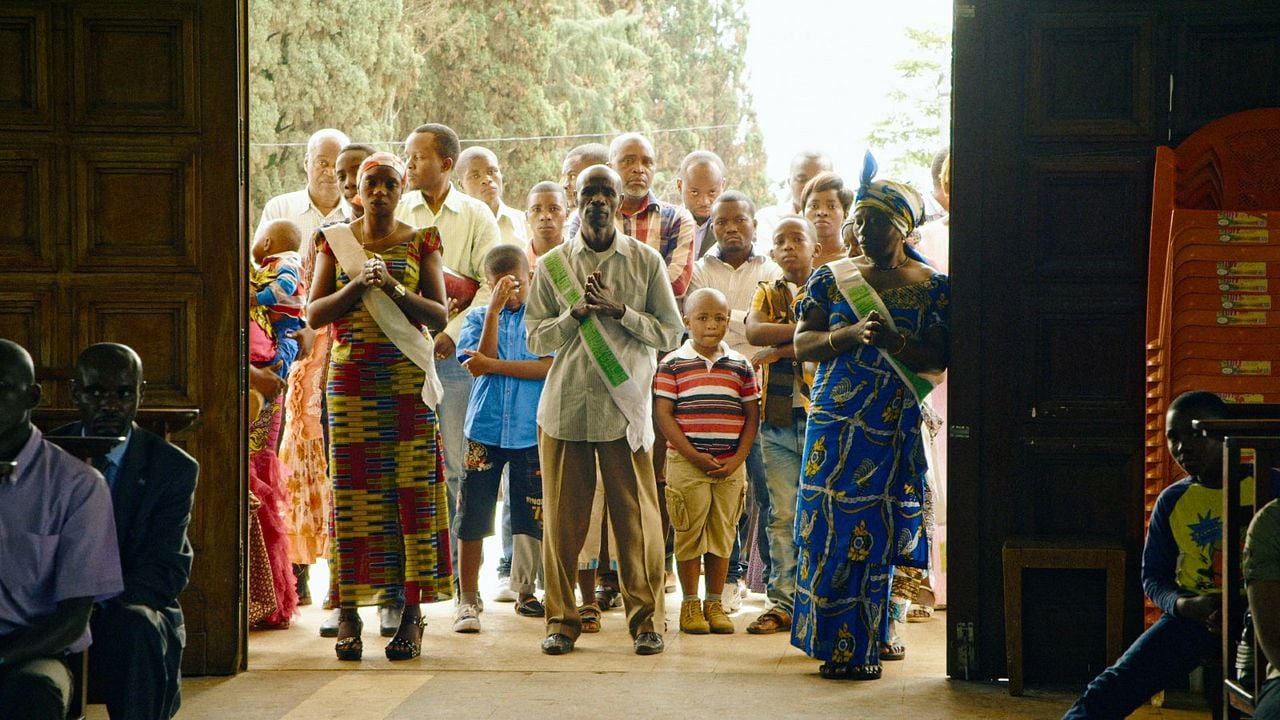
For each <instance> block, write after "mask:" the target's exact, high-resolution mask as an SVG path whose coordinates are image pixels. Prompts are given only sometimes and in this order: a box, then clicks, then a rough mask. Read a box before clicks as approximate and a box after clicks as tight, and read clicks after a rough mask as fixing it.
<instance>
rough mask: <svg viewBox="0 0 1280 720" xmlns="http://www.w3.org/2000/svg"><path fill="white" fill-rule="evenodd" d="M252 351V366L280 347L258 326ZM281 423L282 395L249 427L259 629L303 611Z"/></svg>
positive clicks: (254, 613)
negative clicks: (279, 451) (292, 551)
mask: <svg viewBox="0 0 1280 720" xmlns="http://www.w3.org/2000/svg"><path fill="white" fill-rule="evenodd" d="M249 347H250V353H249V360H250V362H255V363H258V364H266V363H269V362H271V361H272V359H273V357H274V355H275V347H274V343H273V342H272V340H271V338H270V337H269V336H268V335H267V333H266V331H264V330H263V329H262V328H261V327H259V326H258V325H257V324H250V326H249ZM280 420H281V405H280V396H279V395H277V396H275V397H274V398H272V399H271V401H270V402H269V403H267V404H266V405H264V406H263V407H262V411H261V412H260V413H258V416H257V417H255V418H251V419H250V423H249V501H250V506H251V507H252V508H253V526H252V527H251V528H250V558H249V559H250V564H251V567H250V581H249V599H250V603H249V619H250V623H251V624H253V625H255V626H258V627H288V626H289V621H290V619H291V618H292V617H293V613H294V611H295V610H296V609H297V607H298V592H297V587H296V584H297V581H296V579H295V578H294V576H293V566H292V565H291V564H290V562H289V534H288V531H287V530H286V528H285V525H284V520H283V512H284V508H285V506H286V504H287V503H288V499H289V498H288V486H287V482H288V476H289V468H288V467H287V466H286V465H285V464H284V463H282V462H280V458H279V457H278V456H277V455H276V444H277V441H278V440H279V439H280ZM259 538H260V539H261V543H259V542H258V540H259Z"/></svg>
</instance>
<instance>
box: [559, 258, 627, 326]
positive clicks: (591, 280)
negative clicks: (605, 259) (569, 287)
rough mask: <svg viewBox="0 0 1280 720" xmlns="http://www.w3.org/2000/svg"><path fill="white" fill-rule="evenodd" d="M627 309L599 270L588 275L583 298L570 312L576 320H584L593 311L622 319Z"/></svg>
mask: <svg viewBox="0 0 1280 720" xmlns="http://www.w3.org/2000/svg"><path fill="white" fill-rule="evenodd" d="M626 310H627V306H625V305H623V304H622V303H620V302H618V301H617V300H616V299H614V297H613V291H612V290H610V289H609V288H608V287H607V286H606V285H605V284H604V278H603V277H602V276H601V275H600V271H599V270H597V271H595V272H593V273H591V275H590V276H588V277H587V285H586V287H585V288H583V293H582V300H581V301H579V302H578V304H577V305H574V306H573V307H572V308H570V309H569V314H570V315H572V316H573V318H574V319H575V320H583V319H584V318H586V317H587V316H588V315H590V314H592V313H596V314H599V315H603V316H605V317H611V318H613V319H614V320H621V319H622V315H623V313H625V312H626Z"/></svg>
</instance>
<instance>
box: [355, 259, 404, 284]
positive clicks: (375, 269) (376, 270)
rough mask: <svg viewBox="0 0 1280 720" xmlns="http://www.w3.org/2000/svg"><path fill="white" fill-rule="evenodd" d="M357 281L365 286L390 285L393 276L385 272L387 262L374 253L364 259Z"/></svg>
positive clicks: (393, 282) (393, 280)
mask: <svg viewBox="0 0 1280 720" xmlns="http://www.w3.org/2000/svg"><path fill="white" fill-rule="evenodd" d="M359 282H360V284H361V285H364V286H365V287H392V286H393V285H395V284H396V280H395V278H393V277H391V273H389V272H387V263H386V261H385V260H383V259H382V256H380V255H376V254H375V255H374V256H373V257H371V258H369V259H368V260H365V261H364V269H363V270H362V271H361V273H360V278H359Z"/></svg>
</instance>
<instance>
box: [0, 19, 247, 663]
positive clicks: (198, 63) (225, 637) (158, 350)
mask: <svg viewBox="0 0 1280 720" xmlns="http://www.w3.org/2000/svg"><path fill="white" fill-rule="evenodd" d="M242 10H243V3H242V2H241V1H240V0H204V1H202V2H177V1H151V2H135V3H127V2H101V1H84V2H68V1H60V2H27V3H23V2H6V3H4V4H3V5H0V197H2V198H4V205H5V210H4V212H3V213H0V336H2V337H6V338H11V339H13V340H15V341H17V342H19V343H21V344H22V345H24V346H25V347H26V348H28V349H29V350H30V351H31V354H32V356H33V357H34V358H35V359H36V363H37V365H38V366H39V367H40V368H41V372H42V374H44V375H46V376H49V375H53V376H56V375H59V374H62V373H65V371H66V370H67V369H69V368H71V367H73V366H74V363H75V358H76V356H77V354H78V353H79V351H80V349H81V348H83V347H84V346H86V345H88V344H89V343H93V342H99V341H114V342H122V343H125V344H128V345H130V346H132V347H133V348H135V349H136V350H137V351H138V353H139V354H140V355H141V356H142V360H143V366H144V373H145V376H146V380H147V390H146V398H145V402H144V406H150V407H195V408H199V410H200V413H201V416H200V419H199V420H198V421H197V423H196V424H195V425H194V426H193V427H192V428H190V429H189V430H187V431H185V432H183V433H181V434H180V435H179V436H177V437H176V438H175V440H176V441H177V442H179V443H180V444H181V445H183V446H184V447H185V448H186V449H187V451H188V452H190V453H191V454H192V455H194V456H195V457H196V459H197V460H199V462H200V470H201V472H200V485H199V489H198V490H197V493H196V503H195V511H194V514H193V517H192V522H191V529H190V537H191V542H192V544H193V545H194V546H195V552H196V556H195V567H194V570H193V572H192V577H191V584H190V586H189V587H188V588H187V591H186V592H185V593H183V595H182V597H181V602H182V605H183V607H184V609H185V611H186V617H187V649H186V656H185V660H184V664H183V668H184V671H185V672H188V673H190V674H203V673H231V672H235V671H236V669H237V668H239V667H240V666H241V664H242V662H243V648H244V642H243V636H244V631H243V627H242V621H241V617H242V616H243V613H242V610H241V604H242V601H241V596H242V581H241V580H240V578H241V576H242V575H241V565H242V563H241V547H242V540H243V536H244V517H245V500H244V498H245V470H244V467H245V462H244V458H245V452H246V451H245V439H244V432H243V431H242V428H244V427H245V419H244V418H245V411H244V408H243V403H242V401H238V400H237V398H239V397H241V396H242V393H241V392H240V387H241V384H242V372H243V371H242V370H241V361H240V357H241V351H240V344H241V340H240V336H241V330H242V327H243V322H242V317H243V308H242V302H243V300H242V298H244V296H245V285H244V276H245V268H244V267H243V265H242V262H243V258H244V257H245V253H244V252H243V250H242V249H241V248H242V247H243V243H244V240H243V231H242V228H243V227H245V220H244V217H243V207H244V186H243V179H244V168H245V163H244V160H243V147H244V144H243V138H242V133H241V130H240V126H239V124H238V120H239V118H240V117H242V116H243V104H242V98H243V93H242V86H243V64H242V62H241V49H242V44H241V42H240V38H241V37H242V36H243V33H242V31H241V30H240V28H239V25H238V13H240V12H241V11H242ZM45 390H46V396H47V397H46V403H47V404H50V405H53V406H67V405H69V404H70V397H69V392H68V389H67V388H66V387H65V386H64V384H59V383H50V384H48V385H47V386H46V388H45Z"/></svg>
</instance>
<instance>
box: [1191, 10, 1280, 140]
mask: <svg viewBox="0 0 1280 720" xmlns="http://www.w3.org/2000/svg"><path fill="white" fill-rule="evenodd" d="M1274 14H1275V13H1274V12H1272V13H1251V12H1220V11H1215V12H1213V13H1212V14H1203V15H1193V16H1190V17H1187V18H1185V19H1182V20H1181V21H1180V22H1178V23H1177V28H1176V31H1175V32H1176V51H1175V52H1174V55H1173V68H1172V70H1171V73H1172V75H1173V92H1174V102H1173V116H1172V119H1171V127H1170V132H1171V139H1172V140H1173V142H1175V143H1176V142H1178V141H1179V140H1181V139H1183V138H1185V137H1186V136H1188V135H1190V134H1191V133H1193V132H1195V131H1196V130H1198V129H1199V128H1201V127H1203V126H1204V125H1206V124H1207V123H1209V122H1210V121H1212V120H1215V119H1217V118H1220V117H1222V116H1224V115H1230V114H1231V113H1235V112H1239V111H1241V110H1249V109H1252V108H1257V107H1269V106H1274V105H1276V104H1280V100H1277V98H1280V21H1277V20H1276V18H1275V17H1274Z"/></svg>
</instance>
